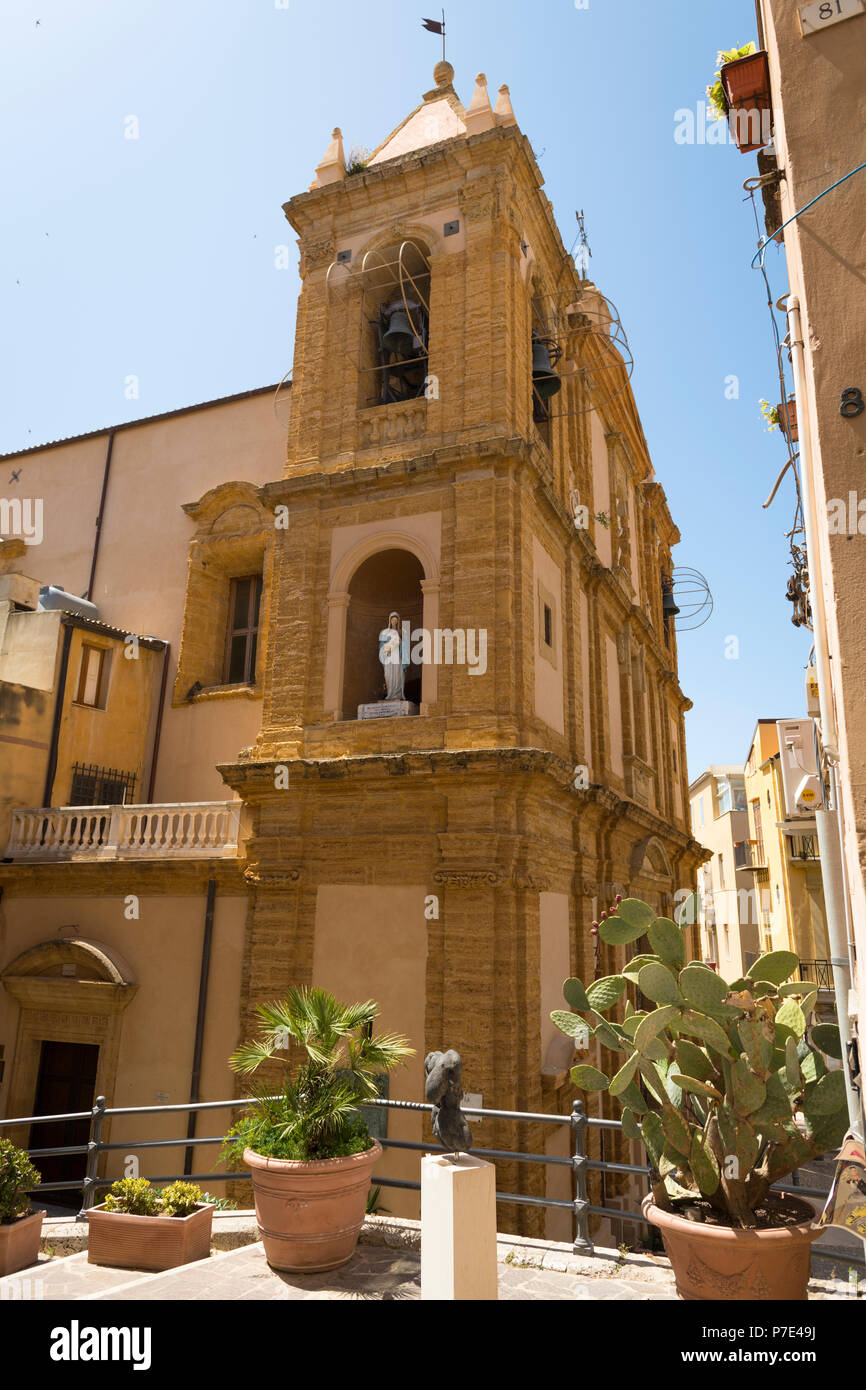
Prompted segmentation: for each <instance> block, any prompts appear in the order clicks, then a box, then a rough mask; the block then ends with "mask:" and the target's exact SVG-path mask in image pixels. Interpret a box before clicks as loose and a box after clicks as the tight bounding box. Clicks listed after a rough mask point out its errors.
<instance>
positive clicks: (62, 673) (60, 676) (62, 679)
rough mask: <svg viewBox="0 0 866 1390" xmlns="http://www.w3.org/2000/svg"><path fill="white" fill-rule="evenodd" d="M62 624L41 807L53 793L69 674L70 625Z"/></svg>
mask: <svg viewBox="0 0 866 1390" xmlns="http://www.w3.org/2000/svg"><path fill="white" fill-rule="evenodd" d="M61 622H62V624H63V646H62V648H61V651H60V670H59V671H58V672H57V695H56V696H55V699H54V718H53V720H52V722H51V742H50V743H49V745H48V762H47V764H46V768H45V790H44V791H43V793H42V805H43V806H50V805H51V797H52V793H53V791H54V776H55V773H56V772H57V749H58V745H59V743H60V723H61V720H62V718H63V701H64V699H65V697H66V678H67V675H68V672H69V650H70V647H71V646H72V632H73V628H72V624H71V623H70V622H67V620H66V619H65V618H62V619H61Z"/></svg>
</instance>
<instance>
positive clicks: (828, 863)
mask: <svg viewBox="0 0 866 1390" xmlns="http://www.w3.org/2000/svg"><path fill="white" fill-rule="evenodd" d="M788 329H789V343H790V347H791V366H792V369H793V374H794V392H795V395H796V399H797V406H798V409H797V430H798V433H799V445H800V481H801V490H802V497H803V525H804V527H805V531H806V554H807V557H808V565H809V606H810V608H811V611H812V631H813V636H814V638H815V668H816V673H817V676H818V702H819V707H820V711H821V713H820V723H821V744H822V747H823V750H824V753H825V755H826V757H827V761H828V763H829V765H830V788H831V803H830V806H829V807H828V808H826V809H824V810H819V811H816V813H815V822H816V826H817V832H818V847H819V854H820V857H821V878H822V882H823V886H824V905H825V909H826V913H827V936H828V938H829V942H830V964H831V967H832V970H833V988H834V990H835V994H836V1016H837V1018H838V1020H839V1032H840V1035H841V1038H842V1066H843V1070H844V1074H845V1091H846V1094H847V1098H848V1116H849V1120H850V1123H851V1126H852V1128H854V1129H855V1130H856V1131H857V1132H858V1133H859V1134H862V1132H863V1128H862V1127H863V1115H862V1111H861V1108H860V1101H859V1099H858V1096H857V1092H856V1091H855V1089H854V1086H853V1084H852V1081H851V1072H850V1068H849V1065H848V1058H847V1054H846V1049H845V1044H846V1043H847V1041H848V1039H849V1038H850V1037H851V1020H850V1016H849V1013H848V994H849V991H850V989H851V961H850V957H849V954H848V929H847V928H848V923H847V915H846V900H847V896H848V895H846V893H845V885H844V874H845V869H844V861H843V857H842V815H841V804H840V801H839V795H838V783H837V778H836V765H837V763H838V761H839V743H838V732H837V729H836V712H835V706H834V703H833V700H834V696H833V684H832V678H831V674H830V659H829V653H828V651H827V616H826V612H825V608H824V585H823V576H822V572H821V552H820V549H819V539H818V529H817V525H816V518H815V497H814V492H813V480H814V472H813V465H812V429H811V421H810V417H809V401H808V398H807V395H806V391H805V372H804V353H803V335H802V326H801V320H800V303H799V300H798V299H797V296H796V295H791V297H790V298H789V300H788Z"/></svg>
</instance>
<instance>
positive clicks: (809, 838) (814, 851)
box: [789, 835, 819, 864]
mask: <svg viewBox="0 0 866 1390" xmlns="http://www.w3.org/2000/svg"><path fill="white" fill-rule="evenodd" d="M789 839H790V841H791V862H792V863H794V864H814V863H815V862H816V861H817V859H818V857H819V856H818V837H817V835H791V836H789Z"/></svg>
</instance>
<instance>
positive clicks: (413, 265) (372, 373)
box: [359, 238, 430, 407]
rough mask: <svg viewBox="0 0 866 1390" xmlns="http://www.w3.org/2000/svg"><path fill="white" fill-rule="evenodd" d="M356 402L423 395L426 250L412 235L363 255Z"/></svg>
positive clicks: (365, 403)
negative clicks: (359, 355)
mask: <svg viewBox="0 0 866 1390" xmlns="http://www.w3.org/2000/svg"><path fill="white" fill-rule="evenodd" d="M361 277H362V281H363V313H362V333H363V338H362V343H361V374H360V376H361V400H360V402H359V404H360V405H361V407H366V406H377V405H393V404H396V403H398V402H400V401H411V400H417V399H418V398H420V397H422V396H423V395H424V394H425V389H426V383H427V375H428V365H427V364H428V346H429V339H430V252H429V249H428V248H427V246H426V245H425V244H424V243H423V242H421V241H419V240H417V239H415V238H413V239H412V240H409V239H405V240H401V241H397V242H394V244H393V245H390V246H383V247H379V248H376V249H375V250H371V251H368V252H367V254H366V255H365V257H364V260H363V264H362V270H361Z"/></svg>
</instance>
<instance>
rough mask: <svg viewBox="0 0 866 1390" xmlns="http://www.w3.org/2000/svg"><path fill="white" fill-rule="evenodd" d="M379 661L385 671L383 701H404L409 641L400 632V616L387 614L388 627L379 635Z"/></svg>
mask: <svg viewBox="0 0 866 1390" xmlns="http://www.w3.org/2000/svg"><path fill="white" fill-rule="evenodd" d="M379 660H380V661H381V663H382V666H383V668H384V671H385V699H386V700H405V699H406V668H407V667H408V665H409V641H408V638H407V637H404V636H402V635H401V632H400V614H399V613H389V614H388V626H387V627H383V628H382V631H381V632H380V633H379Z"/></svg>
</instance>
